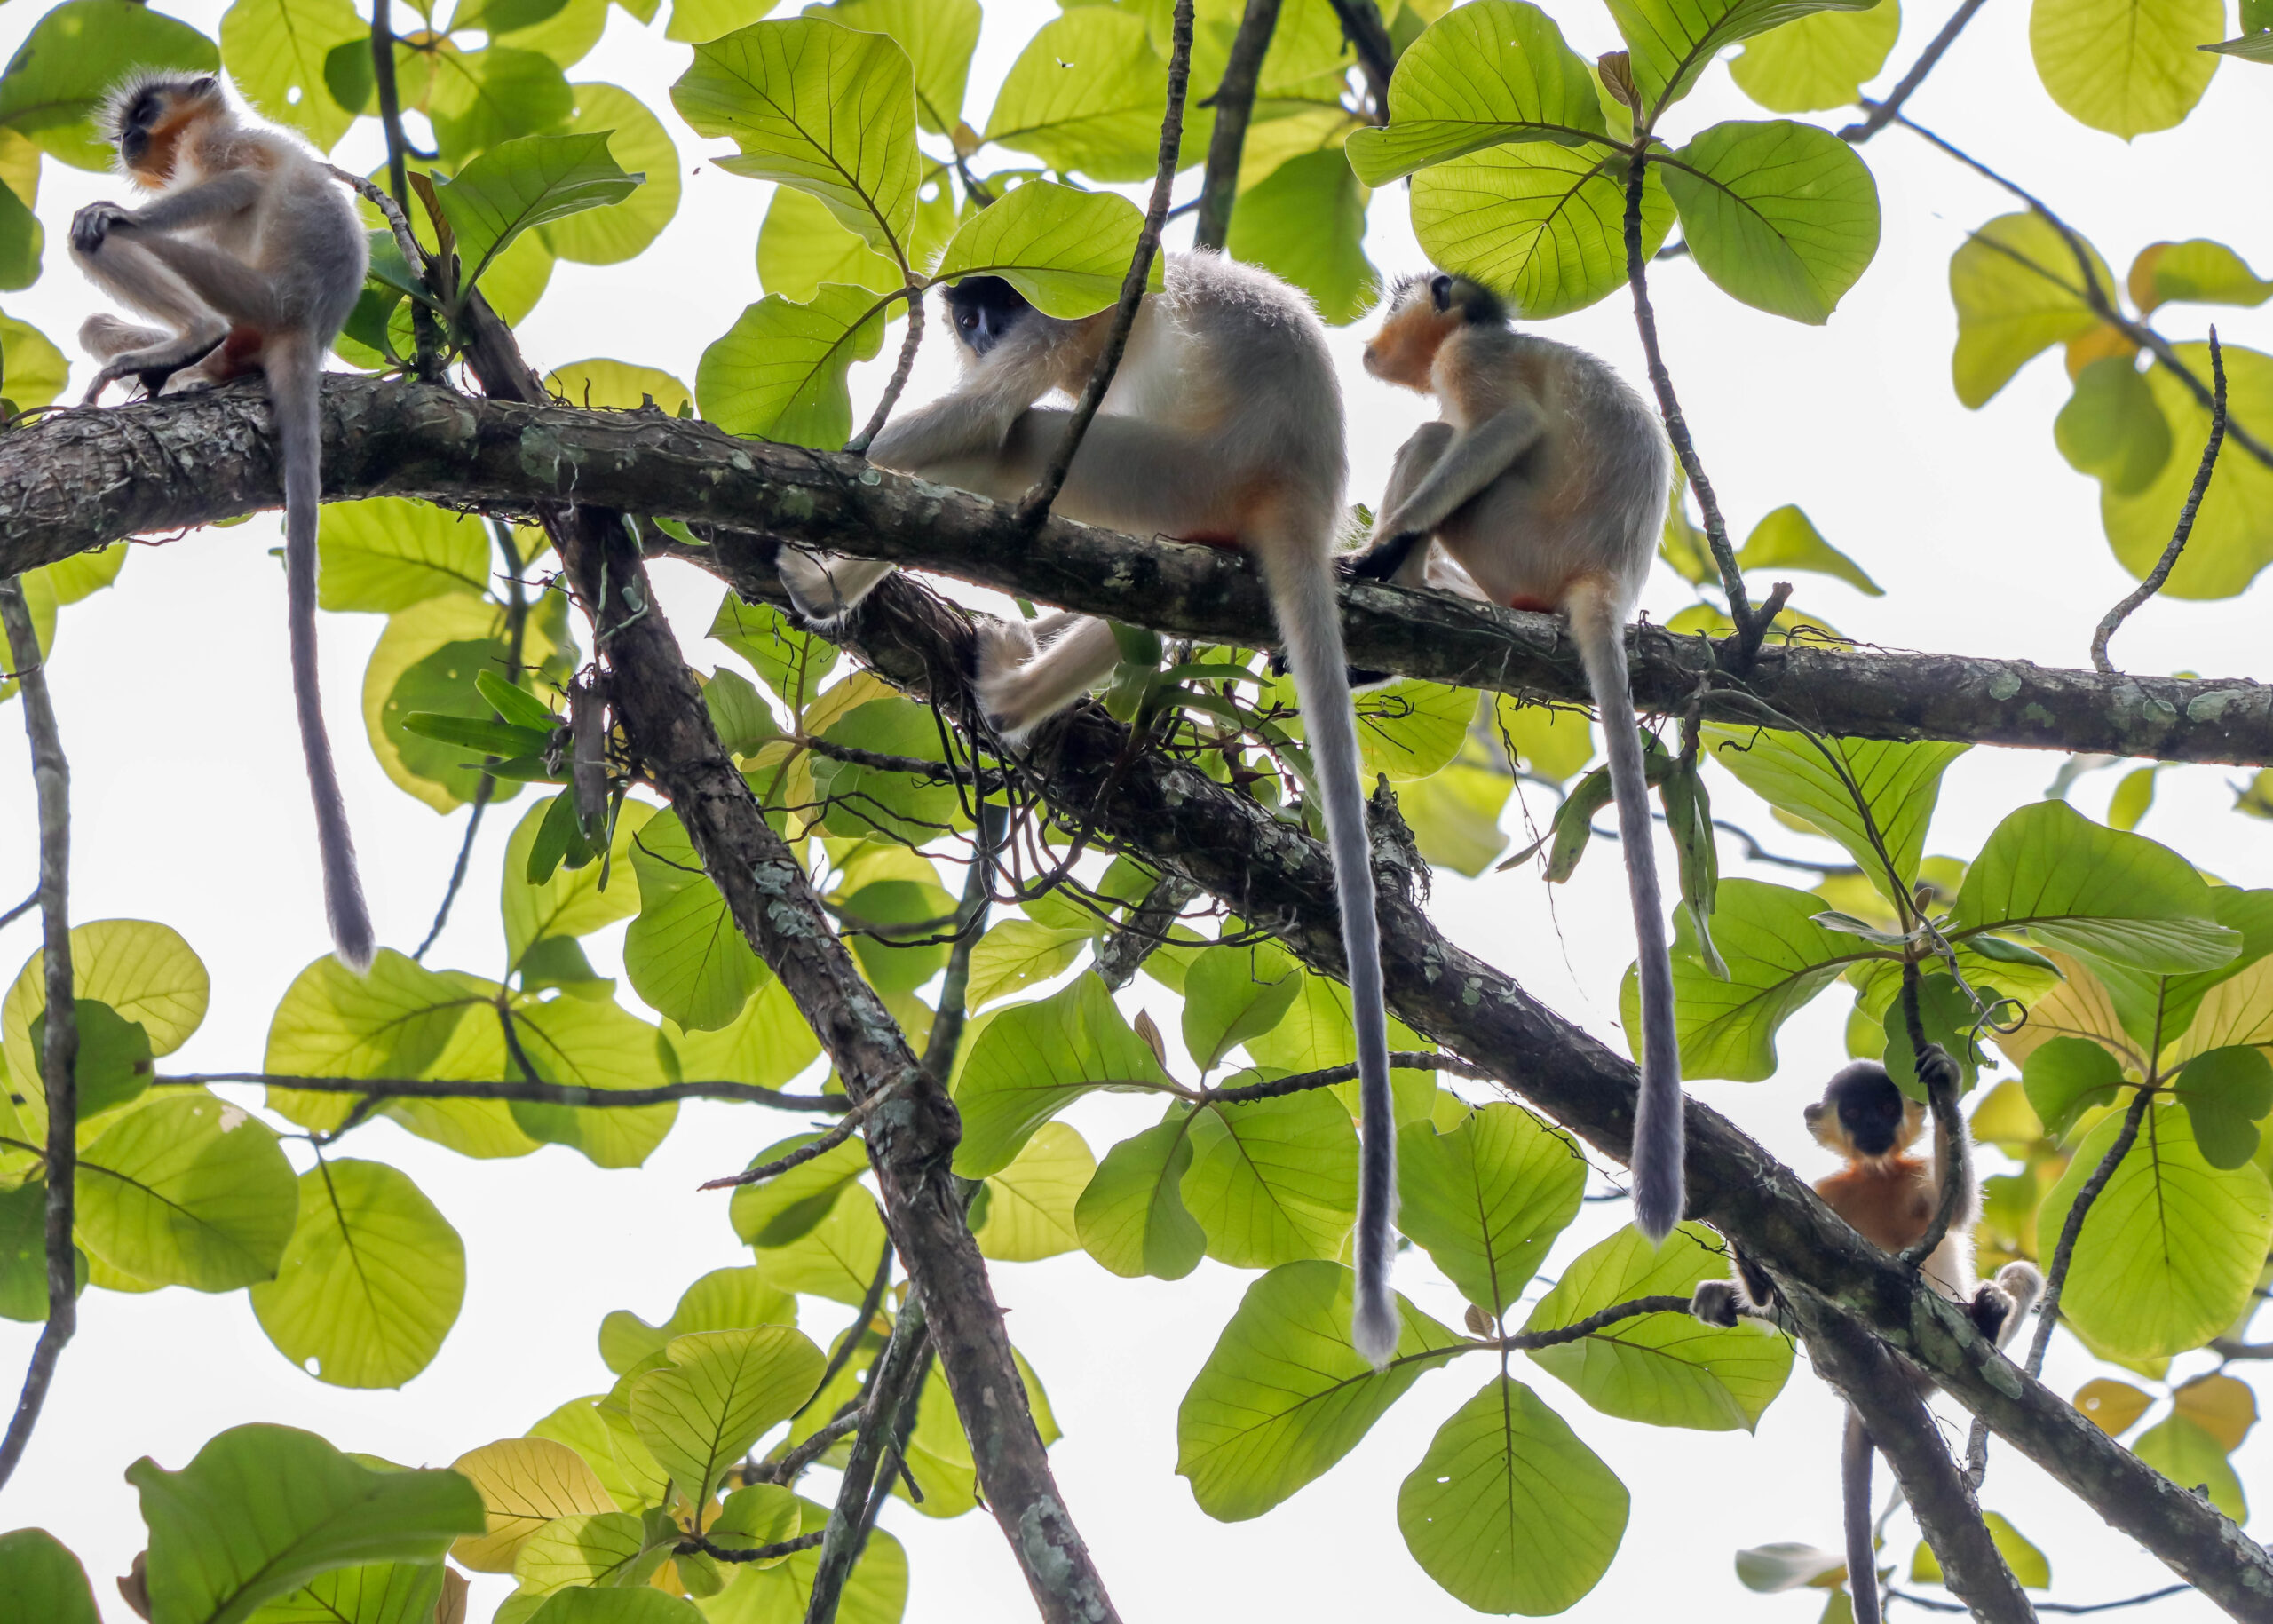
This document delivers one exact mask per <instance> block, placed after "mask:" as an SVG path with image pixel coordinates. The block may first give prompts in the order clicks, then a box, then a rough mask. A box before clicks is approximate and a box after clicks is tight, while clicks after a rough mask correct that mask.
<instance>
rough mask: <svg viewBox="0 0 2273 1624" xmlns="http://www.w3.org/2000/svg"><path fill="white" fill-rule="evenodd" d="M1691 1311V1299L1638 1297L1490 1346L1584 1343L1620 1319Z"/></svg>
mask: <svg viewBox="0 0 2273 1624" xmlns="http://www.w3.org/2000/svg"><path fill="white" fill-rule="evenodd" d="M1688 1311H1689V1299H1688V1298H1687V1297H1674V1296H1652V1297H1635V1298H1633V1299H1631V1300H1630V1301H1628V1302H1625V1303H1612V1304H1611V1305H1610V1306H1609V1307H1608V1308H1605V1309H1602V1310H1600V1311H1597V1312H1595V1313H1591V1314H1588V1316H1587V1317H1586V1318H1585V1319H1581V1320H1579V1321H1577V1322H1576V1323H1574V1324H1572V1325H1564V1326H1557V1327H1555V1329H1553V1330H1551V1331H1517V1332H1516V1333H1514V1334H1513V1335H1508V1336H1502V1337H1501V1338H1500V1339H1499V1340H1498V1341H1496V1342H1493V1343H1488V1344H1486V1345H1487V1346H1490V1347H1493V1348H1497V1349H1499V1350H1500V1351H1502V1352H1507V1353H1528V1352H1530V1351H1532V1349H1534V1348H1553V1347H1558V1346H1560V1345H1561V1344H1562V1343H1566V1342H1581V1341H1584V1340H1585V1339H1586V1338H1587V1337H1589V1336H1592V1335H1595V1334H1596V1332H1598V1331H1604V1330H1607V1329H1608V1328H1609V1327H1612V1326H1613V1325H1616V1324H1618V1323H1619V1322H1620V1320H1624V1319H1640V1318H1641V1317H1642V1316H1643V1315H1644V1314H1685V1313H1687V1312H1688Z"/></svg>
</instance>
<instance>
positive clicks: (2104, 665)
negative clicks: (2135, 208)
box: [2092, 328, 2226, 677]
mask: <svg viewBox="0 0 2273 1624" xmlns="http://www.w3.org/2000/svg"><path fill="white" fill-rule="evenodd" d="M2210 378H2211V383H2212V384H2213V388H2214V395H2213V404H2212V405H2211V408H2210V440H2209V443H2208V444H2207V445H2206V446H2204V447H2203V448H2202V462H2201V465H2200V466H2199V467H2198V468H2196V469H2195V471H2194V483H2193V484H2192V485H2190V486H2189V487H2187V491H2186V501H2185V503H2183V504H2182V505H2181V507H2180V508H2179V510H2178V524H2177V525H2176V527H2174V528H2173V529H2172V531H2171V533H2170V541H2169V543H2168V544H2167V545H2166V546H2165V547H2164V548H2163V556H2162V557H2161V558H2158V559H2156V560H2155V566H2154V568H2152V569H2150V570H2149V571H2148V572H2147V576H2146V579H2145V580H2143V581H2142V582H2139V584H2138V585H2137V586H2135V587H2134V588H2133V589H2132V590H2130V591H2129V592H2128V593H2126V595H2125V597H2124V599H2123V601H2122V602H2121V603H2119V604H2118V605H2116V606H2115V607H2113V608H2112V609H2110V610H2109V611H2108V612H2107V613H2106V614H2104V615H2103V616H2102V617H2101V618H2100V622H2099V626H2098V628H2097V629H2096V630H2094V631H2093V633H2092V669H2094V670H2095V671H2097V672H2098V673H2099V674H2100V675H2101V676H2103V677H2111V676H2113V675H2114V674H2115V665H2114V662H2113V661H2111V660H2109V659H2108V657H2107V640H2108V639H2109V638H2111V637H2113V636H2114V635H2115V630H2116V628H2117V627H2119V626H2120V625H2122V624H2123V622H2125V621H2126V620H2128V619H2129V618H2130V617H2131V611H2133V610H2134V609H2135V608H2137V607H2138V606H2140V605H2141V604H2142V603H2145V602H2146V601H2147V599H2149V598H2152V597H2153V596H2154V595H2155V594H2156V593H2158V592H2159V591H2161V590H2163V582H2166V581H2167V580H2169V579H2170V572H2171V571H2172V569H2173V568H2174V567H2175V566H2176V565H2177V563H2178V555H2179V554H2180V553H2182V552H2184V551H2186V538H2187V537H2188V536H2190V535H2193V534H2194V516H2195V514H2197V513H2198V512H2199V511H2201V509H2202V498H2203V497H2204V496H2206V495H2208V494H2209V490H2210V475H2211V473H2212V471H2214V470H2215V469H2216V467H2217V466H2218V448H2219V447H2220V446H2221V445H2222V444H2223V443H2224V442H2225V438H2226V358H2225V353H2224V352H2223V351H2222V350H2220V349H2219V348H2218V329H2216V328H2212V329H2210Z"/></svg>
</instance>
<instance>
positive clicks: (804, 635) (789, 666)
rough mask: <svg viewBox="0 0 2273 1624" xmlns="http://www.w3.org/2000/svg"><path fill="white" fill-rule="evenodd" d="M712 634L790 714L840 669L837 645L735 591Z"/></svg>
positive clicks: (712, 625)
mask: <svg viewBox="0 0 2273 1624" xmlns="http://www.w3.org/2000/svg"><path fill="white" fill-rule="evenodd" d="M846 415H847V417H848V418H849V417H850V416H851V413H850V410H849V408H848V410H847V414H846ZM709 635H710V636H712V637H714V638H717V639H718V641H720V642H721V643H724V644H725V646H727V647H728V648H731V649H733V651H734V653H736V654H740V655H741V657H742V658H743V659H745V660H747V661H749V662H750V664H751V666H752V667H754V668H755V669H756V671H757V674H758V676H759V677H761V678H763V679H764V683H765V685H766V686H767V687H769V688H771V689H772V690H773V692H774V693H775V694H777V695H778V696H779V697H780V701H781V702H782V703H783V704H785V705H787V706H788V708H789V709H790V711H791V713H792V714H796V713H798V712H801V711H803V710H804V708H805V706H806V705H807V704H808V703H810V702H811V701H812V698H813V696H814V695H815V694H817V693H820V685H821V682H822V679H823V678H825V677H828V673H829V672H830V671H831V670H832V669H835V668H836V654H837V650H836V645H835V644H834V643H831V642H828V641H827V640H826V639H824V638H819V637H816V636H814V635H813V634H812V633H811V632H809V631H801V630H798V629H797V628H796V627H795V626H793V625H791V624H790V623H789V622H788V618H787V617H786V616H784V615H783V614H782V613H781V612H780V610H779V609H776V608H775V607H774V606H772V605H771V604H746V603H743V602H742V601H741V599H740V598H736V597H734V596H733V593H731V592H730V593H728V594H727V595H726V597H725V600H724V601H723V602H721V603H720V604H719V606H718V613H717V616H716V617H715V618H713V619H712V621H711V622H710V631H709Z"/></svg>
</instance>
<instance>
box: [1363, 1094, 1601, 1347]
mask: <svg viewBox="0 0 2273 1624" xmlns="http://www.w3.org/2000/svg"><path fill="white" fill-rule="evenodd" d="M1397 1174H1398V1176H1397V1187H1398V1227H1399V1228H1400V1229H1402V1230H1403V1231H1404V1232H1406V1234H1407V1235H1409V1236H1411V1237H1412V1238H1413V1240H1414V1242H1415V1243H1416V1244H1418V1245H1420V1246H1422V1247H1423V1248H1426V1249H1427V1251H1428V1254H1429V1256H1430V1258H1431V1259H1432V1260H1433V1261H1434V1262H1435V1264H1436V1265H1437V1268H1439V1269H1441V1270H1443V1271H1445V1275H1446V1276H1448V1277H1449V1278H1450V1279H1451V1280H1452V1282H1453V1285H1455V1286H1457V1287H1460V1289H1461V1295H1463V1296H1465V1297H1466V1298H1467V1299H1468V1300H1469V1302H1470V1303H1474V1304H1475V1305H1476V1306H1477V1307H1478V1308H1480V1309H1482V1310H1483V1311H1485V1313H1487V1314H1493V1315H1498V1314H1501V1313H1504V1312H1505V1311H1507V1309H1508V1307H1509V1304H1510V1303H1514V1302H1515V1300H1516V1299H1517V1297H1518V1296H1519V1295H1522V1293H1523V1289H1524V1287H1525V1284H1526V1283H1528V1282H1529V1280H1530V1279H1531V1277H1532V1274H1534V1273H1535V1272H1537V1271H1538V1269H1539V1265H1540V1262H1541V1261H1542V1260H1543V1259H1544V1258H1545V1257H1546V1256H1547V1248H1548V1247H1550V1246H1552V1245H1553V1244H1554V1243H1555V1237H1556V1236H1557V1235H1558V1234H1560V1233H1562V1232H1563V1231H1564V1228H1566V1227H1567V1226H1568V1225H1569V1224H1570V1222H1571V1220H1572V1218H1574V1217H1576V1216H1578V1214H1579V1200H1580V1196H1582V1195H1583V1194H1584V1193H1585V1192H1586V1185H1587V1165H1586V1161H1585V1159H1584V1158H1583V1157H1582V1156H1580V1153H1579V1150H1578V1147H1577V1146H1576V1145H1573V1144H1572V1142H1571V1141H1570V1140H1569V1139H1568V1138H1567V1137H1564V1135H1562V1134H1560V1133H1557V1132H1556V1131H1555V1130H1554V1129H1549V1128H1547V1127H1544V1126H1542V1125H1541V1124H1540V1121H1539V1119H1538V1118H1536V1117H1534V1116H1533V1115H1532V1113H1530V1112H1528V1111H1526V1110H1525V1109H1524V1108H1523V1107H1522V1106H1520V1105H1514V1104H1511V1103H1509V1102H1508V1101H1504V1100H1501V1101H1495V1102H1493V1104H1491V1105H1485V1106H1484V1107H1483V1108H1481V1109H1480V1110H1477V1111H1476V1112H1474V1113H1470V1114H1469V1116H1468V1117H1466V1118H1465V1119H1464V1120H1463V1121H1461V1124H1460V1126H1459V1127H1458V1128H1456V1129H1453V1131H1452V1132H1450V1133H1444V1134H1440V1133H1437V1132H1436V1131H1434V1130H1433V1129H1424V1128H1422V1126H1421V1125H1419V1124H1417V1123H1416V1124H1414V1126H1412V1127H1411V1128H1408V1129H1406V1131H1405V1132H1403V1133H1402V1134H1400V1135H1398V1142H1397Z"/></svg>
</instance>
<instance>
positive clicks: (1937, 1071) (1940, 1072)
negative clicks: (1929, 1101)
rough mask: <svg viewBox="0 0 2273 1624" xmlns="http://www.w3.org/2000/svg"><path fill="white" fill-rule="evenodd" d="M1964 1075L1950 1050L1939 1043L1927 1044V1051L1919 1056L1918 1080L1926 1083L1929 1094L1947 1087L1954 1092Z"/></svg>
mask: <svg viewBox="0 0 2273 1624" xmlns="http://www.w3.org/2000/svg"><path fill="white" fill-rule="evenodd" d="M1964 1075H1965V1074H1964V1073H1962V1072H1960V1070H1959V1069H1958V1064H1957V1062H1956V1061H1955V1060H1952V1059H1951V1058H1950V1051H1949V1050H1946V1049H1944V1048H1943V1047H1942V1046H1941V1045H1940V1044H1939V1043H1928V1044H1927V1045H1926V1052H1925V1053H1923V1054H1921V1055H1920V1056H1919V1057H1918V1081H1921V1082H1922V1083H1924V1084H1925V1085H1926V1092H1927V1094H1928V1096H1931V1095H1932V1094H1933V1093H1934V1091H1935V1090H1936V1089H1937V1088H1944V1089H1949V1090H1950V1091H1951V1092H1952V1094H1954V1093H1955V1092H1956V1091H1957V1087H1958V1084H1959V1083H1960V1082H1962V1081H1964Z"/></svg>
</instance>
